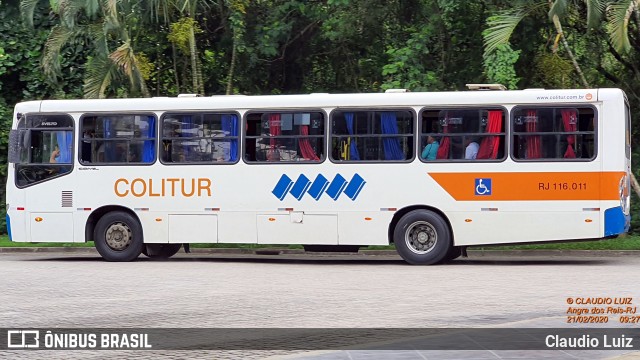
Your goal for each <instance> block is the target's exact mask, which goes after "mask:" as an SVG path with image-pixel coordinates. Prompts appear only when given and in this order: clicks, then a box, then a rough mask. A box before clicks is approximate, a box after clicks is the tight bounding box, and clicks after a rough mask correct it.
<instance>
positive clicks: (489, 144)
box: [476, 110, 502, 159]
mask: <svg viewBox="0 0 640 360" xmlns="http://www.w3.org/2000/svg"><path fill="white" fill-rule="evenodd" d="M486 132H487V134H499V133H501V132H502V111H500V110H491V111H489V120H488V122H487V131H486ZM498 150H500V136H497V135H496V136H485V137H484V139H482V143H480V149H479V150H478V155H477V156H476V159H496V158H497V157H498Z"/></svg>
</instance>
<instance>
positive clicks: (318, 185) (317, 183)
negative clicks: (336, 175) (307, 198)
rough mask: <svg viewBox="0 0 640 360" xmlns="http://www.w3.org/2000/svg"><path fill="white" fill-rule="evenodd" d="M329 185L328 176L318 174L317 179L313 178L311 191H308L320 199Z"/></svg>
mask: <svg viewBox="0 0 640 360" xmlns="http://www.w3.org/2000/svg"><path fill="white" fill-rule="evenodd" d="M327 186H329V180H327V178H326V177H324V176H322V174H318V176H316V179H315V180H313V184H311V187H310V188H309V191H307V193H308V194H309V195H311V197H313V198H314V199H316V200H318V199H320V196H321V195H322V193H323V192H324V191H325V190H326V189H327Z"/></svg>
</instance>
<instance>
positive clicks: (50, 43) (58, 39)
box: [42, 25, 75, 79]
mask: <svg viewBox="0 0 640 360" xmlns="http://www.w3.org/2000/svg"><path fill="white" fill-rule="evenodd" d="M74 36H75V33H74V31H72V30H71V29H69V28H67V27H65V26H61V25H56V26H54V27H53V28H52V29H51V33H49V37H48V38H47V41H46V43H45V44H44V54H43V56H42V69H43V71H44V74H45V75H46V76H48V77H49V78H51V79H55V78H56V76H57V74H59V73H60V51H61V49H62V47H63V46H64V45H65V44H67V42H69V40H70V39H71V38H73V37H74Z"/></svg>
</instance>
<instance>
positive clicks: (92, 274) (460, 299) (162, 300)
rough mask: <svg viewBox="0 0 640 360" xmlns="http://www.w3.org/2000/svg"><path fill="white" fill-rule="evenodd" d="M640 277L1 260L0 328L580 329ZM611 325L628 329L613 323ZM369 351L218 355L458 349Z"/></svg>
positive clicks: (221, 259) (350, 259)
mask: <svg viewBox="0 0 640 360" xmlns="http://www.w3.org/2000/svg"><path fill="white" fill-rule="evenodd" d="M638 279H640V257H638V256H610V257H607V256H604V257H603V256H579V257H575V256H571V257H570V256H552V257H549V256H513V257H504V256H491V255H489V256H487V255H484V256H481V255H480V254H479V253H471V255H470V258H469V259H463V260H459V261H455V262H453V263H451V264H448V265H441V266H431V267H417V266H409V265H406V264H405V263H404V262H402V261H401V260H400V259H399V258H397V257H395V256H385V257H374V256H367V257H362V256H345V257H335V256H332V257H322V256H315V257H311V256H306V255H305V256H299V255H286V256H283V255H280V256H265V255H242V256H238V255H220V254H218V255H216V254H213V255H211V254H209V255H204V254H180V255H178V256H177V257H175V258H174V259H171V260H170V261H166V262H156V261H148V260H141V261H137V262H132V263H107V262H103V261H101V260H100V258H99V257H98V256H97V254H94V253H83V254H76V253H2V254H0V284H1V289H2V291H1V292H0V319H2V327H12V328H21V327H32V328H33V327H102V328H104V327H162V328H167V327H198V328H202V327H216V328H217V327H235V328H242V327H250V328H256V327H277V328H287V327H308V328H324V327H344V328H350V327H360V328H366V327H400V328H413V327H421V328H439V327H454V328H457V327H490V326H495V327H515V328H526V327H572V326H574V325H573V324H567V323H566V322H567V315H566V311H567V308H568V305H567V298H573V299H576V298H579V297H584V298H587V297H611V298H627V297H631V298H633V302H634V305H637V306H638V307H639V308H640V286H639V285H638ZM638 315H640V314H638ZM608 326H610V327H622V326H623V325H621V324H619V323H618V320H617V317H616V318H615V319H614V318H612V321H611V322H610V323H609V324H608ZM635 326H636V327H638V326H640V325H635ZM637 341H638V343H640V339H638V340H637ZM637 346H640V344H638V345H637ZM152 353H156V352H155V351H154V352H148V351H147V352H122V351H120V352H104V351H102V352H85V351H76V352H59V351H56V352H20V351H18V352H5V353H4V355H6V356H10V357H12V358H29V357H34V356H38V357H41V356H46V357H48V358H61V359H63V358H69V356H70V355H71V356H77V357H78V358H105V357H109V356H113V358H122V357H131V356H140V355H144V356H145V357H147V356H148V357H150V358H151V357H156V356H157V355H158V354H157V353H156V354H152ZM625 353H628V351H617V352H615V351H610V352H599V351H590V352H580V353H577V352H572V351H567V352H559V351H555V352H548V351H546V352H540V351H539V352H536V353H535V354H534V353H531V352H524V353H523V352H516V353H500V352H488V353H487V352H459V353H455V354H457V355H455V358H469V359H471V358H483V359H484V358H493V359H497V358H513V357H517V358H532V357H536V358H537V357H539V356H543V357H547V358H560V357H565V356H566V358H593V359H596V358H598V359H600V358H607V357H611V356H618V355H623V354H625ZM160 354H162V355H166V356H169V357H175V358H184V357H194V358H200V357H204V356H207V357H211V354H212V352H198V351H188V352H162V353H160ZM373 354H374V356H372V353H367V352H358V351H349V352H346V351H343V352H329V353H327V352H322V353H318V352H311V353H303V354H301V353H299V352H286V351H266V352H265V351H263V352H258V351H252V352H237V351H226V352H217V353H214V355H215V356H216V357H228V358H241V357H242V358H246V357H255V358H262V357H265V356H273V357H275V358H280V357H283V356H285V355H286V357H291V358H308V359H343V358H344V359H349V358H358V357H365V358H367V359H373V358H376V357H387V356H390V355H393V357H398V358H402V359H410V358H417V359H425V358H428V359H437V358H442V357H443V356H449V357H450V356H453V355H451V354H452V353H451V352H448V353H442V352H439V353H433V352H432V353H430V352H419V351H414V352H400V353H397V352H394V353H377V354H378V355H375V354H376V353H373ZM447 354H449V355H447ZM522 354H525V355H522ZM527 354H528V355H527ZM534 355H535V356H534ZM560 355H562V356H560ZM628 356H629V355H628ZM0 357H3V354H2V353H0Z"/></svg>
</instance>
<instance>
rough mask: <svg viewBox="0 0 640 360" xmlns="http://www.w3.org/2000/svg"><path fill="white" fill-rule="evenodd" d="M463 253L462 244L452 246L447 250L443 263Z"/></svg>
mask: <svg viewBox="0 0 640 360" xmlns="http://www.w3.org/2000/svg"><path fill="white" fill-rule="evenodd" d="M460 255H462V247H461V246H451V247H450V248H449V251H447V255H446V256H445V257H444V259H442V262H443V263H447V262H449V261H453V260H455V259H457V258H459V257H460Z"/></svg>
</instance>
